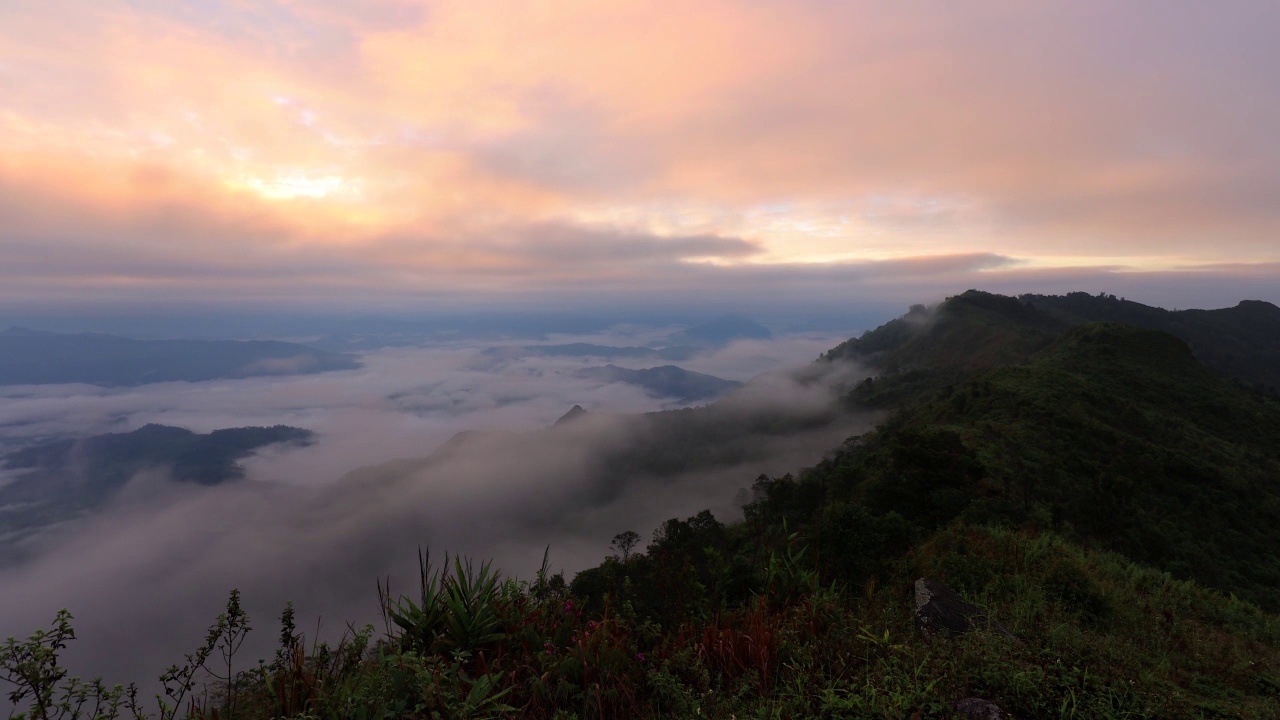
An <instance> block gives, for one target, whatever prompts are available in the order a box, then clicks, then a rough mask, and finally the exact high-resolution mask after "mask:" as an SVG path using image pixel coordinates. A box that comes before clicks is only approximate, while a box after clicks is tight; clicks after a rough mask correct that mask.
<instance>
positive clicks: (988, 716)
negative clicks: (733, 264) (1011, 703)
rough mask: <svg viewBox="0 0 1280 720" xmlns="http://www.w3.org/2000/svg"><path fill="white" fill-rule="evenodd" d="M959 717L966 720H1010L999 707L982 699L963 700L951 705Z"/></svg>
mask: <svg viewBox="0 0 1280 720" xmlns="http://www.w3.org/2000/svg"><path fill="white" fill-rule="evenodd" d="M951 707H953V708H955V710H956V712H957V713H959V714H960V717H963V718H967V719H968V720H1010V718H1009V715H1008V714H1006V713H1005V711H1003V710H1001V709H1000V706H999V705H996V704H995V703H993V702H991V701H990V700H983V699H982V698H976V697H971V698H965V699H963V700H957V701H955V702H953V703H951Z"/></svg>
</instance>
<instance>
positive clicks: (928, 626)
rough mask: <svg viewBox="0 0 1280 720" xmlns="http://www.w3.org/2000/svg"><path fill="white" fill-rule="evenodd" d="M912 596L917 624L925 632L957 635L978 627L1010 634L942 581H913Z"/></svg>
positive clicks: (1011, 635) (922, 579)
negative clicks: (914, 601)
mask: <svg viewBox="0 0 1280 720" xmlns="http://www.w3.org/2000/svg"><path fill="white" fill-rule="evenodd" d="M915 596H916V597H915V599H916V627H918V628H920V630H921V631H922V632H924V633H926V634H929V635H933V634H936V633H939V632H942V633H947V634H960V633H963V632H968V631H969V630H974V629H978V630H995V631H996V632H998V633H1000V634H1001V635H1006V636H1008V637H1013V634H1012V633H1010V632H1009V631H1008V630H1006V629H1005V628H1004V626H1002V625H1000V623H997V622H995V621H993V620H991V619H990V618H988V617H987V615H986V613H984V612H982V610H981V609H979V608H978V607H977V606H975V605H971V604H969V603H967V602H965V601H964V598H962V597H960V596H959V595H958V594H956V591H955V590H952V589H951V588H949V587H947V586H946V584H945V583H943V582H942V581H941V580H935V579H933V578H920V579H919V580H916V587H915Z"/></svg>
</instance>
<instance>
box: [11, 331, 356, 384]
mask: <svg viewBox="0 0 1280 720" xmlns="http://www.w3.org/2000/svg"><path fill="white" fill-rule="evenodd" d="M359 366H360V363H359V361H358V360H357V359H356V357H355V356H353V355H344V354H339V353H331V352H326V351H324V350H316V349H314V348H310V347H307V346H305V345H298V344H295V343H287V342H276V341H267V340H249V341H236V340H133V339H130V338H124V337H117V336H115V335H102V334H97V333H83V334H76V335H67V334H60V333H51V332H42V331H36V330H26V329H23V328H10V329H8V330H5V331H3V332H0V385H39V384H49V383H89V384H93V385H108V386H131V385H143V384H146V383H155V382H172V381H186V382H199V381H202V380H216V379H221V378H243V377H252V376H258V375H295V374H300V373H316V372H325V371H328V370H349V369H352V368H357V367H359Z"/></svg>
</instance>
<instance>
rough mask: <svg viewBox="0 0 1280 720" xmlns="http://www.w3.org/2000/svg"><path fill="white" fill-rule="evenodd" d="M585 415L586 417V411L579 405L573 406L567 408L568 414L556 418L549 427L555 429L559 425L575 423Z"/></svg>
mask: <svg viewBox="0 0 1280 720" xmlns="http://www.w3.org/2000/svg"><path fill="white" fill-rule="evenodd" d="M586 415H587V411H586V410H585V409H584V408H583V407H582V406H581V405H574V406H573V407H571V408H569V411H568V412H566V413H565V414H563V415H561V416H560V417H559V418H557V419H556V421H555V422H554V423H552V425H551V426H552V427H557V426H561V425H568V424H569V423H572V422H577V421H578V420H581V419H582V418H583V417H585V416H586Z"/></svg>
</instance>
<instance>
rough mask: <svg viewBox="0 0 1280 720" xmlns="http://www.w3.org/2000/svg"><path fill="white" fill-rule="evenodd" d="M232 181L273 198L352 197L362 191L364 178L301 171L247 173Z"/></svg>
mask: <svg viewBox="0 0 1280 720" xmlns="http://www.w3.org/2000/svg"><path fill="white" fill-rule="evenodd" d="M233 185H238V186H241V187H245V188H248V189H250V190H252V191H254V192H256V193H258V194H259V195H261V196H263V197H266V198H271V199H273V200H291V199H294V198H311V199H321V198H342V197H346V198H353V197H356V196H359V195H360V193H361V182H360V180H358V179H351V178H346V177H343V176H341V175H322V174H313V173H307V172H300V171H295V172H284V173H277V174H276V175H274V176H271V177H266V178H263V177H247V178H244V179H243V180H240V181H239V182H236V183H233Z"/></svg>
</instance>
